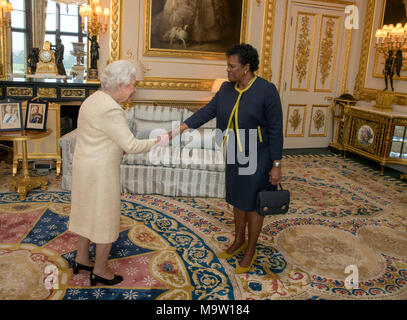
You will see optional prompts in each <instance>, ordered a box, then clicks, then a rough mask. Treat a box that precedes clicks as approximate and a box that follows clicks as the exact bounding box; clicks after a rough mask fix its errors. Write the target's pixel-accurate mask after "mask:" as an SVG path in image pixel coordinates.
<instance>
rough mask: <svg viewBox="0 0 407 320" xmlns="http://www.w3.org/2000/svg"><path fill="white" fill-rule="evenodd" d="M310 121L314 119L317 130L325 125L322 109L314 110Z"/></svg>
mask: <svg viewBox="0 0 407 320" xmlns="http://www.w3.org/2000/svg"><path fill="white" fill-rule="evenodd" d="M312 121H314V127H315V129H317V131H319V130H321V129H322V128H323V127H324V126H325V114H324V113H323V112H322V110H317V111H316V112H315V115H314V117H313V118H312Z"/></svg>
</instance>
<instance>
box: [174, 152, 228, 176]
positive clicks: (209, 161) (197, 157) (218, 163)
mask: <svg viewBox="0 0 407 320" xmlns="http://www.w3.org/2000/svg"><path fill="white" fill-rule="evenodd" d="M181 168H182V169H200V170H208V171H225V160H224V153H223V152H222V151H218V150H209V149H189V148H182V149H181Z"/></svg>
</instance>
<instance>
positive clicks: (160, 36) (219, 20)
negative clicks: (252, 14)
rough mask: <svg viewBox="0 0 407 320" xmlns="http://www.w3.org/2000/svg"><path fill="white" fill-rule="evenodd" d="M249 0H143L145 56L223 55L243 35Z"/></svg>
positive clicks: (220, 58) (223, 56)
mask: <svg viewBox="0 0 407 320" xmlns="http://www.w3.org/2000/svg"><path fill="white" fill-rule="evenodd" d="M247 7H248V0H211V1H205V0H195V1H191V0H183V1H179V0H178V1H176V0H169V1H168V0H167V1H165V0H145V7H144V10H145V11H144V20H145V21H144V52H143V55H145V56H156V57H178V58H195V59H217V60H224V59H225V51H226V50H227V49H228V48H229V47H230V46H232V45H233V44H235V43H240V42H243V41H244V40H245V39H246V34H245V33H246V24H247Z"/></svg>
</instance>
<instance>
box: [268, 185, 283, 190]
mask: <svg viewBox="0 0 407 320" xmlns="http://www.w3.org/2000/svg"><path fill="white" fill-rule="evenodd" d="M272 186H275V185H273V184H271V183H269V186H268V187H267V188H266V190H272V189H273V187H272ZM278 186H280V189H281V190H284V189H283V186H282V185H281V183H279V184H278ZM278 186H277V189H276V190H278Z"/></svg>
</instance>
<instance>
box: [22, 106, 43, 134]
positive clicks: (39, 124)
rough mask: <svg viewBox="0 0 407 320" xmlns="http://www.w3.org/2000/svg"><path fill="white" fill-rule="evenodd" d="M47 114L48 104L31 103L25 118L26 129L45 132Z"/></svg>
mask: <svg viewBox="0 0 407 320" xmlns="http://www.w3.org/2000/svg"><path fill="white" fill-rule="evenodd" d="M47 114H48V102H29V103H28V104H27V110H26V116H25V129H27V130H39V131H45V130H46V128H47Z"/></svg>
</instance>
